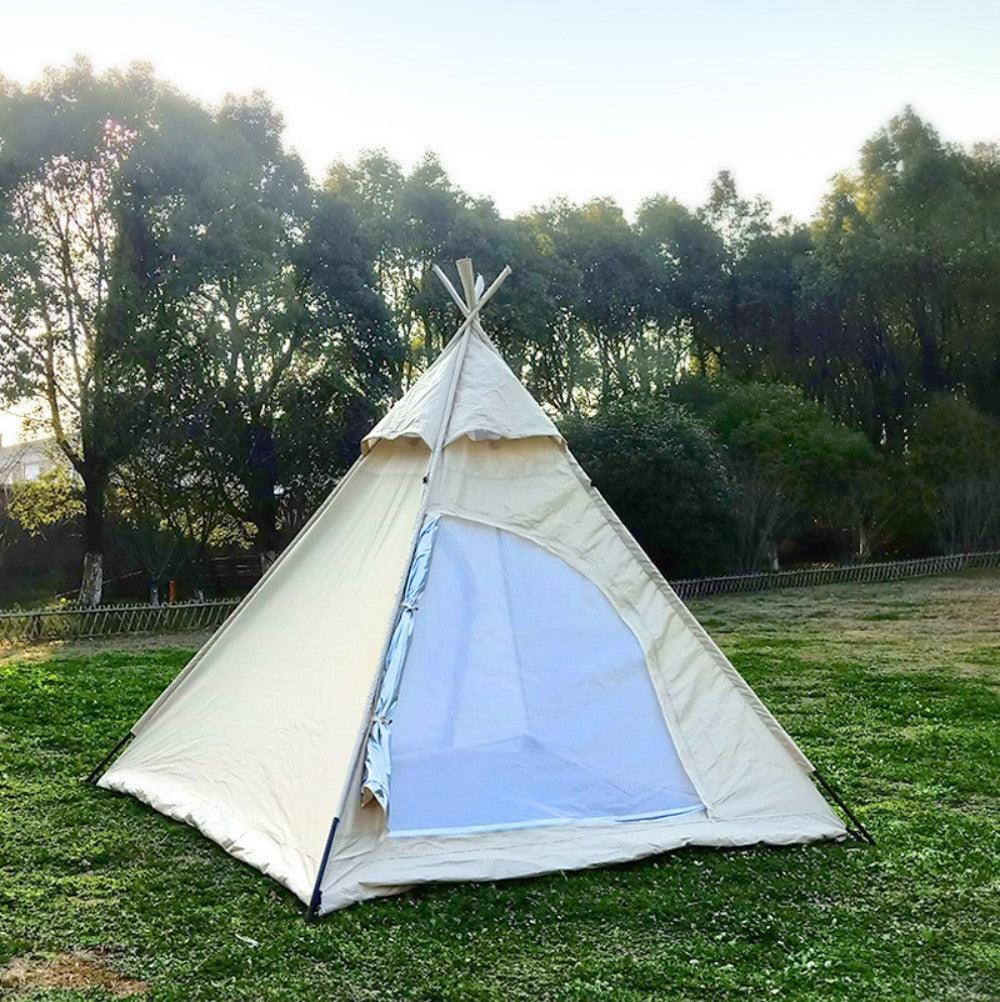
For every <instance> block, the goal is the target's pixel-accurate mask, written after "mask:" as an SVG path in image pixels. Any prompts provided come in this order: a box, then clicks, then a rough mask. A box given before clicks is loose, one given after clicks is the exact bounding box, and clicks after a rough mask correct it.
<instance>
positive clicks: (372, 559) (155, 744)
mask: <svg viewBox="0 0 1000 1002" xmlns="http://www.w3.org/2000/svg"><path fill="white" fill-rule="evenodd" d="M427 462H428V452H427V449H426V448H424V446H423V445H422V444H420V443H418V442H400V443H392V442H383V443H380V444H379V445H378V447H377V448H375V449H373V450H372V451H371V452H370V453H369V454H368V456H367V457H365V459H364V460H363V461H362V463H361V464H360V466H359V467H358V469H357V470H356V472H355V473H354V474H353V475H352V476H351V478H350V482H349V484H347V485H346V486H345V488H344V489H343V490H342V491H341V492H339V493H338V495H337V497H336V498H335V499H334V502H333V503H332V504H331V505H330V507H329V508H328V509H327V510H326V511H324V512H323V515H322V517H321V518H320V519H318V520H317V521H316V522H315V523H314V524H313V525H312V526H311V527H310V528H309V529H308V531H307V532H306V533H304V534H302V535H301V536H300V537H299V538H298V539H297V540H296V542H295V543H294V544H293V546H292V548H291V549H290V550H289V551H287V555H286V556H285V558H284V559H283V560H282V561H281V562H280V564H279V565H277V566H276V567H275V568H274V569H273V570H274V572H273V573H271V574H269V575H268V576H267V579H266V580H265V582H264V583H263V584H262V586H261V587H260V589H259V590H258V591H257V593H256V594H255V596H254V597H253V599H252V601H251V602H250V603H249V604H246V605H245V606H244V607H243V608H242V609H241V610H240V611H239V612H238V614H237V615H236V616H235V617H233V618H232V619H230V620H229V623H228V625H227V627H225V628H224V633H223V635H220V638H219V640H218V642H217V643H215V644H214V645H212V648H211V650H210V651H209V652H208V653H207V655H206V656H205V657H204V658H203V659H202V660H201V662H200V663H199V664H198V665H197V667H196V668H195V670H193V671H192V672H190V673H189V674H187V676H186V677H185V678H184V680H183V682H182V683H181V684H180V685H179V686H178V687H177V688H175V690H174V691H173V692H172V694H171V697H170V699H169V700H167V701H166V702H164V703H162V704H161V705H160V707H159V709H158V710H157V712H156V713H155V714H153V715H152V716H150V717H147V719H146V720H145V723H144V725H143V727H141V728H140V729H139V730H138V733H137V735H136V737H135V739H134V740H133V742H132V744H131V745H130V746H129V747H128V748H127V749H126V750H125V752H124V753H123V754H122V755H121V756H120V757H119V758H118V759H117V761H116V762H115V763H114V765H113V766H112V767H111V768H110V769H109V770H108V771H107V772H106V773H105V775H104V776H103V778H102V779H101V781H100V785H101V786H103V787H104V788H106V789H110V790H117V791H119V792H122V793H131V794H133V795H134V796H136V797H138V798H139V799H140V800H143V801H145V802H146V803H148V804H150V805H151V806H153V807H155V808H156V809H157V810H159V811H161V812H162V813H164V814H168V815H169V816H171V817H174V818H177V819H179V820H182V821H186V822H187V823H189V824H193V825H195V826H196V827H197V828H199V829H201V830H202V831H203V832H204V833H205V834H206V835H208V837H209V838H212V839H214V840H215V841H216V842H218V843H219V844H220V845H222V846H223V847H224V848H226V849H227V851H229V852H231V853H232V854H233V855H235V856H237V857H238V858H240V859H243V860H244V861H246V862H248V863H250V864H251V865H253V866H256V867H258V868H259V869H261V870H263V871H264V872H265V873H268V874H269V875H270V876H272V877H274V878H275V879H276V880H278V881H280V882H281V883H282V884H284V885H285V886H286V887H288V888H289V889H290V890H292V891H293V892H294V893H295V894H297V895H298V896H299V897H301V898H303V899H308V897H309V895H310V893H311V891H312V887H313V884H314V882H315V879H316V873H317V870H318V868H319V859H320V856H321V854H322V850H323V845H324V843H325V840H326V836H327V833H328V831H329V828H330V822H331V819H332V818H333V816H334V814H335V812H336V810H337V800H338V796H339V794H340V792H341V787H342V785H343V781H344V777H345V775H346V774H347V773H348V771H349V769H350V762H351V758H352V755H353V752H354V748H355V745H356V742H357V737H358V734H359V732H360V730H361V729H362V727H363V726H364V723H365V714H366V709H367V706H368V702H369V699H370V696H371V691H372V687H373V684H374V681H375V677H376V668H377V665H378V660H379V656H380V653H381V649H382V646H383V643H384V641H385V637H386V624H387V623H389V622H391V621H392V619H393V617H394V603H395V599H396V596H397V592H398V586H399V582H400V579H401V577H402V575H403V573H404V571H405V569H406V563H407V561H408V559H409V555H410V544H411V541H412V537H413V531H414V527H415V520H416V517H417V511H418V508H419V502H420V497H421V493H422V490H423V483H422V480H423V475H424V473H425V471H426V468H427Z"/></svg>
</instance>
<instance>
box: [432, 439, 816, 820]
mask: <svg viewBox="0 0 1000 1002" xmlns="http://www.w3.org/2000/svg"><path fill="white" fill-rule="evenodd" d="M430 508H431V510H432V511H433V512H435V513H436V514H450V515H456V516H459V517H463V518H469V519H472V520H474V521H478V522H483V523H485V524H487V525H493V526H495V527H497V528H501V529H506V530H507V531H509V532H513V533H515V534H520V535H522V536H524V537H525V538H526V539H529V540H531V541H533V542H535V543H537V544H538V545H540V546H542V547H544V548H545V549H548V550H550V551H551V552H552V553H554V554H555V555H556V556H559V557H561V558H562V559H563V560H565V561H566V562H567V563H568V564H569V565H570V566H571V567H574V568H575V569H576V570H578V571H579V572H580V573H581V574H583V575H584V577H586V578H588V579H589V580H590V581H592V582H593V583H594V584H595V585H597V587H598V588H600V589H601V591H602V592H604V594H605V595H606V596H607V598H608V600H609V601H610V602H611V604H612V606H613V607H614V608H615V610H616V611H617V612H618V614H619V615H620V616H621V618H622V619H623V620H624V621H625V622H626V623H627V624H628V626H629V628H630V629H631V630H632V631H633V633H634V634H635V635H636V637H637V639H638V641H639V643H640V645H641V646H642V648H643V651H644V652H645V654H646V658H647V664H648V667H649V671H650V675H651V677H652V680H653V685H654V687H655V688H656V691H657V694H658V696H659V697H660V702H661V706H662V708H663V711H664V715H665V717H666V720H667V724H668V726H669V728H670V732H671V735H672V736H673V738H674V742H675V744H676V745H677V751H678V754H679V755H680V757H681V761H682V762H683V764H684V766H685V769H686V771H687V773H688V775H689V776H690V777H691V780H692V782H693V783H694V784H695V787H696V789H697V790H698V793H699V795H700V796H701V799H702V802H703V803H704V804H705V805H706V807H707V808H708V810H709V813H710V815H712V816H715V817H720V818H721V817H725V818H730V819H732V818H740V817H748V816H758V817H763V816H767V815H768V814H776V815H778V814H785V813H788V805H789V804H790V803H792V804H794V803H807V804H811V805H815V807H816V809H820V808H821V807H822V808H826V802H825V801H824V800H823V798H822V796H821V795H820V794H819V792H818V791H817V790H816V788H815V786H814V785H813V783H812V781H811V780H810V779H809V776H808V771H809V769H810V766H809V763H808V760H807V759H806V758H805V757H804V756H803V755H802V753H801V752H800V751H799V750H798V748H797V746H796V745H795V743H794V742H793V741H792V740H791V738H790V737H789V736H788V735H787V734H786V733H785V731H784V730H783V729H782V728H781V727H780V725H778V724H777V722H776V721H775V720H774V718H773V717H772V716H771V715H770V714H769V713H768V712H767V711H766V709H764V708H763V706H762V704H760V701H759V700H758V699H757V698H756V696H754V695H753V693H752V690H751V689H750V688H749V686H747V685H746V683H745V682H744V681H743V680H742V679H741V678H740V676H739V675H738V673H737V672H736V671H735V669H734V668H733V667H732V665H731V664H730V663H729V662H728V660H727V659H726V658H725V657H724V656H723V655H722V653H721V652H720V651H719V650H718V648H717V647H715V646H714V645H713V644H711V643H710V642H707V637H706V636H705V634H704V631H703V630H701V629H700V627H697V626H696V624H695V621H694V617H692V616H691V615H690V613H688V612H687V610H686V609H685V608H684V606H683V603H681V602H680V600H679V599H677V598H676V596H675V595H674V594H673V592H672V591H671V590H670V587H669V585H667V583H666V582H665V581H664V580H663V579H662V577H661V576H660V575H659V573H658V572H656V571H655V568H652V565H651V564H649V563H648V560H646V561H644V560H640V559H639V557H638V554H641V552H642V551H641V550H640V549H639V547H638V545H637V544H636V543H635V541H634V540H633V539H632V538H631V536H629V535H628V534H627V532H625V530H624V529H623V528H622V527H621V526H620V523H619V525H617V526H616V525H615V524H613V523H612V521H610V519H609V516H608V512H607V509H606V506H605V505H603V502H602V499H601V498H600V496H599V495H598V494H597V492H596V491H594V490H593V488H592V487H590V486H589V484H587V483H586V482H585V481H583V480H581V479H580V477H579V476H578V475H577V468H576V467H575V465H574V463H573V461H572V460H571V458H570V457H569V455H568V453H567V451H566V449H565V448H564V447H560V446H559V445H557V444H556V443H553V442H551V441H548V440H545V439H530V440H526V441H512V442H497V443H489V442H470V441H467V440H463V441H459V442H456V443H454V445H453V446H452V447H451V448H449V449H448V450H447V451H446V453H445V459H444V462H443V464H442V469H441V473H440V476H439V478H438V480H437V483H436V485H435V491H434V496H433V497H432V498H431V504H430ZM826 809H827V810H829V808H826Z"/></svg>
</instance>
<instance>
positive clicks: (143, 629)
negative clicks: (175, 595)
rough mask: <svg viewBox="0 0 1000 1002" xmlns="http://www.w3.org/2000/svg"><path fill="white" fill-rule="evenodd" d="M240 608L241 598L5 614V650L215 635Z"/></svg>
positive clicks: (1, 640)
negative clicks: (125, 638) (90, 641)
mask: <svg viewBox="0 0 1000 1002" xmlns="http://www.w3.org/2000/svg"><path fill="white" fill-rule="evenodd" d="M238 604H239V600H238V599H221V600H219V601H212V602H174V603H171V604H169V605H101V606H96V607H94V608H89V609H88V608H82V607H80V606H65V607H63V608H60V609H31V610H27V611H24V612H3V613H0V645H2V644H14V643H35V642H44V641H47V640H84V639H91V638H95V637H115V636H122V635H126V634H128V635H131V634H143V633H186V632H190V631H205V630H214V629H216V628H217V627H219V626H221V625H222V623H223V621H224V620H225V618H226V617H227V616H228V615H229V613H230V612H232V611H233V609H235V608H236V606H237V605H238Z"/></svg>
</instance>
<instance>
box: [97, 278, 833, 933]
mask: <svg viewBox="0 0 1000 1002" xmlns="http://www.w3.org/2000/svg"><path fill="white" fill-rule="evenodd" d="M458 267H459V274H460V277H461V280H462V286H463V291H464V298H463V297H462V296H460V295H459V294H458V292H457V291H456V290H455V288H454V286H452V285H451V283H450V282H449V281H448V280H447V278H446V277H445V276H444V275H443V274H442V273H441V272H440V271H438V274H439V277H441V278H442V280H443V281H444V282H445V285H446V288H447V289H448V291H449V293H450V294H451V296H452V298H454V299H455V301H456V304H457V305H458V307H459V309H460V310H461V311H462V313H463V315H464V320H463V323H462V325H461V327H460V328H459V330H458V333H457V334H456V336H455V337H454V338H453V339H452V340H451V342H450V343H449V344H448V346H447V347H446V348H445V350H444V351H443V352H442V353H441V355H440V357H439V358H438V359H437V361H436V362H435V363H434V364H433V365H432V366H431V367H430V368H429V369H428V370H427V372H426V373H425V374H424V375H423V377H422V378H421V379H420V380H419V381H418V382H417V383H416V384H415V385H414V386H413V387H412V388H411V389H410V391H409V392H408V393H407V394H406V395H405V396H404V397H403V398H402V399H401V400H400V401H399V402H398V403H397V404H396V405H395V406H394V407H393V408H392V410H390V411H389V413H388V414H387V415H386V416H385V417H384V418H383V419H382V420H381V421H380V422H379V423H378V424H377V425H376V426H375V427H374V428H373V429H372V431H371V432H370V433H369V434H368V435H367V437H366V438H365V439H364V442H363V443H362V456H361V458H360V459H359V460H358V462H357V463H356V464H355V465H354V466H353V467H352V468H351V470H350V471H349V472H348V473H347V475H346V476H345V477H344V478H343V480H342V481H341V482H340V484H339V485H338V487H337V488H336V490H335V491H334V492H333V493H332V494H331V495H330V497H329V498H328V499H327V500H326V501H325V502H324V504H323V505H322V506H321V507H320V508H319V510H318V511H317V512H316V514H315V515H314V516H313V518H312V519H311V521H310V522H309V523H308V524H307V525H306V527H305V528H304V529H303V530H302V532H301V533H300V534H299V536H298V537H297V538H296V540H295V541H294V543H293V544H292V545H291V546H290V547H289V548H288V549H287V550H286V552H285V553H284V554H283V555H282V557H281V558H280V559H279V560H278V561H277V562H276V563H275V564H274V565H273V567H272V568H271V569H270V571H269V572H268V573H267V575H266V576H265V577H264V578H263V579H262V580H261V581H260V582H259V584H258V585H257V587H256V588H254V590H253V591H252V592H251V593H250V594H249V595H248V596H247V598H246V599H245V600H244V602H243V603H242V604H241V605H240V606H239V608H238V609H237V610H236V612H235V613H234V614H233V615H232V616H231V617H230V619H229V620H228V621H227V623H226V624H225V625H224V626H223V628H222V629H220V630H219V631H218V632H217V633H216V635H215V636H214V637H213V638H212V639H211V640H210V641H209V642H208V643H207V644H206V645H205V647H204V648H203V649H202V650H201V651H200V652H199V654H198V655H197V656H196V657H195V658H194V659H193V660H192V661H191V662H190V663H189V664H188V665H187V667H186V668H185V669H184V670H183V671H182V672H181V673H180V675H179V676H178V677H177V678H176V679H175V680H174V682H173V683H172V684H171V685H170V686H169V687H168V688H167V689H166V691H165V692H164V693H163V694H162V695H161V696H160V697H159V699H157V700H156V702H154V703H153V705H152V706H151V707H150V708H149V709H148V710H147V711H146V713H145V714H144V715H143V716H142V717H141V718H140V719H139V720H138V721H137V722H136V724H135V725H134V726H133V728H132V729H131V731H130V733H129V735H127V736H126V739H123V741H122V742H120V743H119V746H118V747H116V749H115V750H114V751H113V753H112V755H111V756H109V759H110V758H113V757H114V755H115V754H116V753H118V752H119V751H120V750H121V748H122V747H124V746H125V745H127V747H125V750H124V751H123V752H121V754H119V755H118V757H117V759H115V760H114V762H113V764H112V765H111V766H110V768H108V770H107V772H105V773H104V774H103V776H101V777H100V780H99V785H100V786H102V787H104V788H106V789H109V790H116V791H119V792H121V793H128V794H132V795H133V796H135V797H137V798H139V799H140V800H142V801H144V802H145V803H147V804H149V805H151V806H152V807H154V808H156V809H157V810H158V811H161V812H162V813H164V814H167V815H169V816H170V817H172V818H176V819H178V820H180V821H185V822H187V823H189V824H191V825H194V826H195V827H197V828H198V829H200V830H201V831H202V832H203V833H204V834H205V835H207V836H208V837H209V838H211V839H213V840H214V841H216V842H218V843H219V845H221V846H222V847H223V848H225V849H226V850H227V851H228V852H230V853H231V854H232V855H234V856H236V857H237V858H238V859H241V860H243V861H245V862H247V863H250V864H251V865H252V866H255V867H257V868H258V869H260V870H262V871H263V872H264V873H266V874H269V875H270V876H271V877H273V878H274V879H275V880H277V881H279V882H280V883H282V884H284V885H285V886H286V887H288V888H289V889H290V890H291V891H292V892H293V893H294V894H296V895H297V896H298V897H299V898H300V899H302V901H303V902H305V903H307V904H308V906H309V913H310V914H311V915H317V914H324V913H326V912H329V911H332V910H334V909H337V908H342V907H344V906H345V905H348V904H350V903H352V902H355V901H360V900H362V899H365V898H371V897H376V896H379V895H386V894H393V893H396V892H398V891H400V890H402V889H404V888H406V887H409V886H411V885H414V884H418V883H422V882H427V881H445V880H495V879H499V878H505V877H521V876H526V875H530V874H537V873H543V872H545V871H550V870H561V869H570V868H577V867H587V866H596V865H599V864H602V863H612V862H619V861H624V860H630V859H635V858H638V857H641V856H646V855H650V854H653V853H659V852H663V851H665V850H669V849H673V848H677V847H679V846H684V845H701V846H743V845H749V844H753V843H758V842H763V843H769V844H772V845H786V844H792V843H803V842H810V841H814V840H818V839H828V838H839V837H842V836H843V835H844V834H845V827H844V825H843V824H842V822H841V821H840V820H839V818H838V817H837V815H836V814H835V813H834V812H833V810H832V809H831V808H830V806H829V805H828V804H827V802H826V801H825V800H824V798H823V797H822V796H821V794H820V793H819V791H818V790H817V788H816V787H815V786H814V785H813V782H812V779H811V774H812V773H813V768H812V766H811V765H810V763H809V761H808V760H807V759H806V757H805V756H804V755H803V754H802V752H801V751H800V750H799V749H798V747H797V746H796V745H795V743H794V742H793V741H792V739H791V738H790V737H789V736H788V735H787V734H786V733H785V731H784V730H783V729H782V728H781V726H780V725H779V724H778V723H777V722H776V721H775V719H774V718H773V717H772V716H771V714H770V713H769V712H768V711H767V709H766V708H765V707H764V705H763V704H762V703H761V701H760V700H759V699H758V698H757V696H756V695H755V694H754V693H753V691H752V690H751V689H750V688H749V686H748V685H747V684H746V682H744V681H743V679H742V678H741V677H740V675H739V674H738V673H737V672H736V670H735V669H734V668H733V667H732V665H731V664H730V663H729V661H728V660H727V659H726V657H725V656H724V655H723V654H722V652H721V651H720V650H719V648H718V647H716V645H715V644H714V643H713V642H712V641H711V639H709V637H708V635H707V634H706V633H705V631H704V630H703V629H702V628H701V627H700V626H699V625H698V623H697V622H696V620H695V619H694V617H693V616H692V615H691V613H690V612H689V611H688V610H687V609H686V607H685V606H684V605H683V603H682V602H681V601H680V600H679V599H678V598H677V596H676V595H675V594H674V592H673V591H672V590H671V589H670V587H669V585H668V584H667V583H666V581H664V579H663V578H662V576H661V575H660V573H659V572H658V571H657V569H656V568H655V567H654V566H653V564H652V563H651V562H650V561H649V559H648V558H647V557H646V556H645V554H644V553H643V552H642V550H641V549H640V547H639V546H638V544H637V543H636V542H635V540H634V539H633V538H632V537H631V536H630V535H629V533H628V531H627V530H626V529H625V528H624V526H623V525H622V524H621V522H620V521H619V520H618V519H617V518H616V517H615V515H614V513H613V512H612V511H611V510H610V509H609V507H608V506H607V504H606V503H605V502H604V500H603V499H602V498H601V496H600V495H599V494H598V493H597V491H596V490H595V489H594V488H593V487H592V486H591V484H590V482H589V480H588V479H587V477H586V474H585V473H584V472H583V471H582V470H581V469H580V467H579V466H578V465H577V463H576V462H575V460H574V459H573V457H572V455H571V454H570V453H569V451H568V450H567V448H566V445H565V443H564V442H563V440H562V439H561V437H560V435H559V432H558V430H557V428H556V427H555V425H554V424H553V423H552V422H551V420H550V419H549V418H548V417H547V416H546V414H545V413H544V412H543V411H542V409H541V408H540V407H539V406H538V405H537V403H535V401H534V400H533V399H532V397H531V396H530V394H529V393H528V392H527V390H526V389H525V388H524V387H523V386H522V385H521V383H520V382H519V381H518V379H517V378H516V377H515V376H514V374H513V373H512V372H511V370H510V369H509V368H508V367H507V365H506V364H505V363H504V361H503V359H502V358H501V357H500V355H499V353H498V352H497V351H496V349H495V348H494V347H493V345H492V344H491V342H490V341H489V339H488V338H487V336H486V334H485V333H484V332H483V329H482V326H481V324H480V322H479V313H480V310H481V309H482V308H483V306H484V305H485V304H486V303H487V302H488V301H489V300H490V298H491V297H492V296H493V294H494V293H495V292H496V290H497V289H498V288H499V286H500V284H501V283H502V282H503V280H504V278H505V277H506V275H507V274H508V273H509V269H504V271H503V272H502V273H501V275H500V276H499V277H498V278H497V280H496V281H495V282H494V283H493V284H492V285H491V286H490V288H489V289H488V290H486V291H485V292H484V291H483V286H482V282H481V280H480V281H478V282H476V281H474V279H473V271H472V265H471V262H470V261H468V260H467V259H466V260H463V261H460V262H458ZM678 531H683V527H678ZM104 764H105V763H102V766H103V765H104ZM100 768H101V767H98V770H95V778H96V775H97V774H99V772H100Z"/></svg>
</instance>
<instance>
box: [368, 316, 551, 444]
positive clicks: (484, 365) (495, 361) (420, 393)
mask: <svg viewBox="0 0 1000 1002" xmlns="http://www.w3.org/2000/svg"><path fill="white" fill-rule="evenodd" d="M468 337H469V346H468V349H467V350H466V353H465V359H464V361H463V363H462V371H461V376H460V379H459V383H458V388H457V391H456V393H455V400H454V404H453V406H452V411H451V419H450V420H449V422H448V430H447V435H446V437H445V445H449V444H451V443H452V442H454V441H456V440H457V439H460V438H464V437H467V438H470V439H473V440H483V439H501V438H511V439H518V438H531V437H534V436H538V435H540V436H543V437H549V438H551V439H553V440H555V441H562V439H561V437H560V435H559V431H558V429H557V428H556V426H555V425H554V424H553V423H552V420H551V418H549V417H548V415H547V414H546V413H545V412H544V411H543V410H542V409H541V407H539V406H538V404H537V403H535V401H534V399H532V396H531V394H530V393H529V392H528V391H527V390H526V389H525V388H524V386H523V385H522V384H521V382H520V380H518V378H517V377H516V376H515V375H514V373H513V372H511V370H510V368H509V367H508V366H507V364H506V363H505V362H504V361H503V359H502V358H501V357H500V356H499V354H497V351H496V349H495V348H494V347H493V346H492V345H491V344H489V342H488V341H487V340H486V338H484V337H483V336H482V335H481V334H479V333H478V331H477V330H475V329H474V330H472V331H470V332H469V335H468ZM457 361H458V351H457V345H456V342H455V341H452V342H451V343H450V344H449V345H448V347H447V348H445V350H444V351H443V352H442V353H441V354H440V355H439V356H438V358H437V359H436V360H435V362H434V364H433V365H431V366H430V368H429V369H428V370H427V371H426V372H425V373H424V374H423V376H421V377H420V379H418V380H417V382H416V383H415V384H414V385H413V387H412V388H411V389H410V391H409V392H408V393H407V394H406V395H405V396H404V397H403V398H402V399H401V400H399V401H398V402H397V403H396V405H395V407H393V408H392V409H391V410H390V411H389V413H388V414H386V416H385V417H384V418H382V420H381V421H379V423H378V424H377V425H375V427H374V428H373V429H372V430H371V431H370V432H369V433H368V434H367V435H366V436H365V438H364V441H363V443H362V444H363V448H364V449H366V450H367V449H370V448H371V447H372V446H373V445H374V444H375V443H376V442H378V441H380V440H383V439H397V438H419V439H422V440H423V442H424V443H425V444H426V446H427V448H429V449H433V448H434V442H435V438H436V436H437V431H438V429H439V428H440V426H441V421H442V419H443V417H444V411H445V408H446V405H447V397H448V387H449V386H450V384H451V377H452V374H453V372H454V366H455V365H456V363H457Z"/></svg>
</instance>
